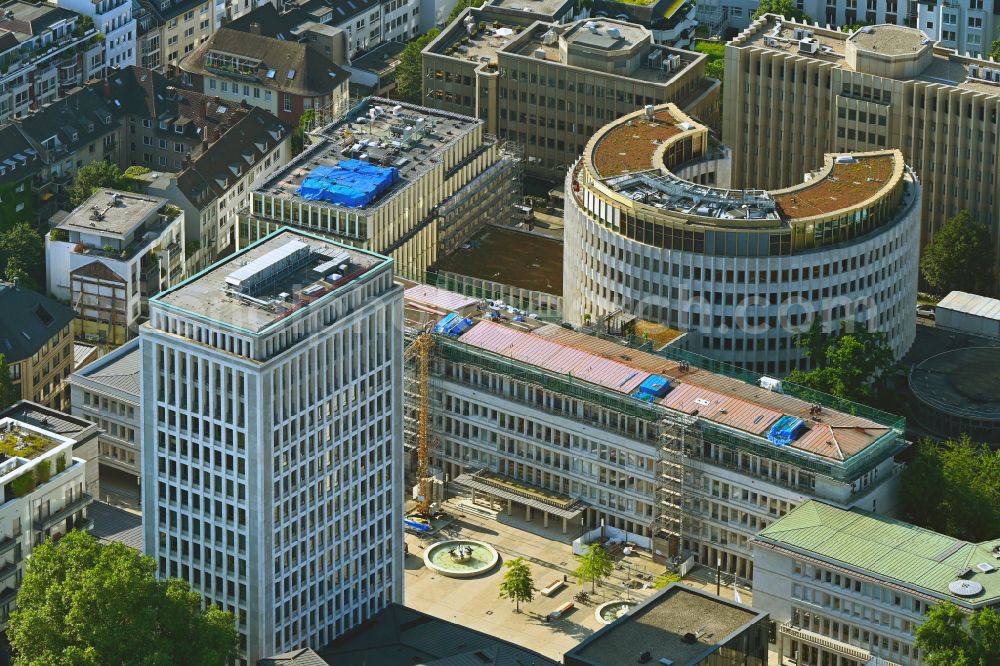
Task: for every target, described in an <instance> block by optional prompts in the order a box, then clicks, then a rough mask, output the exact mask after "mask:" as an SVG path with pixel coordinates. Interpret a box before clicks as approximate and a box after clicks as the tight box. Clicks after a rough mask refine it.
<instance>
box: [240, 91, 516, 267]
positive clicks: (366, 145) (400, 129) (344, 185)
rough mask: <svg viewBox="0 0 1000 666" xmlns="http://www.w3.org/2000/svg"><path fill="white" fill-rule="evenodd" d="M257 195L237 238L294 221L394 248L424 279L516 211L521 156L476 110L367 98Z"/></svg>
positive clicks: (399, 260) (400, 262)
mask: <svg viewBox="0 0 1000 666" xmlns="http://www.w3.org/2000/svg"><path fill="white" fill-rule="evenodd" d="M313 138H314V141H313V144H312V145H310V146H309V147H307V148H306V149H305V150H304V151H303V152H302V153H301V154H300V155H298V156H297V157H296V158H295V159H293V160H292V161H291V162H290V163H289V164H288V165H287V166H286V167H284V168H283V169H281V170H280V171H278V172H277V173H276V174H275V175H274V176H273V177H272V178H271V179H270V180H268V181H266V182H265V183H264V184H263V185H261V186H260V187H259V188H257V189H256V190H254V192H253V193H252V195H251V201H250V208H249V209H248V210H247V211H246V212H245V213H244V214H243V215H241V222H240V236H239V240H240V244H241V245H245V244H246V243H247V242H252V241H253V240H256V239H257V238H260V237H262V236H264V235H266V234H268V233H270V232H271V231H274V230H275V229H277V228H279V227H281V226H283V225H290V226H293V227H297V228H300V229H305V230H307V231H310V232H315V233H319V234H322V235H324V236H329V237H331V238H334V239H337V240H339V241H342V242H345V243H349V244H351V245H353V246H354V247H359V248H364V249H367V250H371V251H374V252H379V253H381V254H385V255H388V256H391V257H392V258H393V259H395V261H396V268H395V270H396V272H397V274H402V275H405V276H407V277H412V278H413V279H418V280H419V279H423V276H424V271H425V270H426V269H427V268H428V267H429V266H431V265H432V264H433V263H434V262H435V261H437V259H438V258H439V257H441V256H444V255H445V254H447V253H449V252H451V251H453V250H455V249H457V248H458V247H459V246H460V245H461V244H462V243H464V242H465V241H466V240H468V239H469V237H471V235H472V234H473V233H475V232H476V231H478V230H479V229H481V228H482V227H483V226H484V225H485V224H487V223H488V222H489V221H491V220H493V219H495V218H496V216H497V215H503V214H504V211H510V210H511V207H512V205H513V204H514V203H516V202H515V200H514V197H515V193H516V192H517V191H518V188H519V183H518V173H519V172H518V168H519V164H518V161H517V158H516V156H515V155H511V154H509V153H508V150H507V148H506V147H505V146H503V145H502V144H501V143H500V142H498V141H497V140H496V138H495V137H489V136H486V135H485V123H483V122H482V121H481V120H477V119H476V118H470V117H468V116H460V115H457V114H454V113H448V112H444V111H437V110H433V109H428V108H425V107H421V106H416V105H412V104H399V103H397V102H395V101H393V100H387V99H380V98H374V97H373V98H366V99H364V100H362V101H361V102H360V103H359V104H357V105H355V106H354V107H353V108H352V109H351V110H350V111H349V112H348V113H347V114H345V115H344V116H343V117H341V118H340V119H339V120H337V121H336V122H334V123H332V124H331V125H328V126H327V127H325V128H323V129H321V130H319V131H318V132H316V133H314V137H313Z"/></svg>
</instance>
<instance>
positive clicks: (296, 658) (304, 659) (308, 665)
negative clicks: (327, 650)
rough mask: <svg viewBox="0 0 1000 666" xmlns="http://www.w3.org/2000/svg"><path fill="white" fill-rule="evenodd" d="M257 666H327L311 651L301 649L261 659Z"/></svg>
mask: <svg viewBox="0 0 1000 666" xmlns="http://www.w3.org/2000/svg"><path fill="white" fill-rule="evenodd" d="M257 666H327V663H326V662H325V661H323V659H322V658H321V657H320V656H319V655H318V654H316V653H315V652H313V651H312V650H311V649H309V648H302V649H300V650H292V651H291V652H284V653H282V654H276V655H274V656H272V657H268V658H267V659H261V660H259V661H258V662H257Z"/></svg>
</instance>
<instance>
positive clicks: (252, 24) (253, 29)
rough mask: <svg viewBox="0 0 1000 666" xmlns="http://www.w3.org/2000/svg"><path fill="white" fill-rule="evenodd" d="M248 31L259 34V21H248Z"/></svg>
mask: <svg viewBox="0 0 1000 666" xmlns="http://www.w3.org/2000/svg"><path fill="white" fill-rule="evenodd" d="M250 32H252V33H253V34H255V35H259V34H260V23H257V21H251V22H250Z"/></svg>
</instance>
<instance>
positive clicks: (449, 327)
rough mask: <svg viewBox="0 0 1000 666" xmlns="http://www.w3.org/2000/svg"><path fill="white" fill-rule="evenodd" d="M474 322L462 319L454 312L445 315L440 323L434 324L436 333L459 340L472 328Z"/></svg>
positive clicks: (466, 318)
mask: <svg viewBox="0 0 1000 666" xmlns="http://www.w3.org/2000/svg"><path fill="white" fill-rule="evenodd" d="M473 323H474V322H473V321H472V320H471V319H469V318H468V317H462V316H460V315H458V314H456V313H454V312H452V313H450V314H447V315H445V316H444V317H442V318H441V320H440V321H438V323H436V324H434V332H435V333H444V334H445V335H448V336H451V337H453V338H457V337H458V336H460V335H462V333H465V332H466V331H467V330H469V329H470V328H472V324H473Z"/></svg>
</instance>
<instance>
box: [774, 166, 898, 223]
mask: <svg viewBox="0 0 1000 666" xmlns="http://www.w3.org/2000/svg"><path fill="white" fill-rule="evenodd" d="M894 168H895V163H894V160H893V158H892V157H889V156H886V157H867V158H861V159H859V160H857V161H855V162H851V163H845V164H841V163H835V164H834V165H833V169H832V170H831V171H830V173H829V174H828V175H827V176H826V177H825V178H821V179H818V180H813V181H810V182H809V183H807V184H806V185H805V186H803V188H802V189H799V190H795V191H793V192H788V193H786V194H779V195H776V196H775V197H774V200H775V202H776V203H777V204H778V207H779V208H781V211H782V213H784V214H785V215H786V216H787V217H790V218H800V217H811V216H813V215H823V214H825V213H831V212H833V211H837V210H841V209H844V208H849V207H851V206H856V205H858V204H860V203H861V202H862V201H865V200H866V199H868V198H870V197H872V196H874V195H875V193H876V192H878V191H879V190H881V189H882V188H883V187H885V185H886V184H887V183H888V182H889V180H890V179H891V178H892V173H893V170H894Z"/></svg>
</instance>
